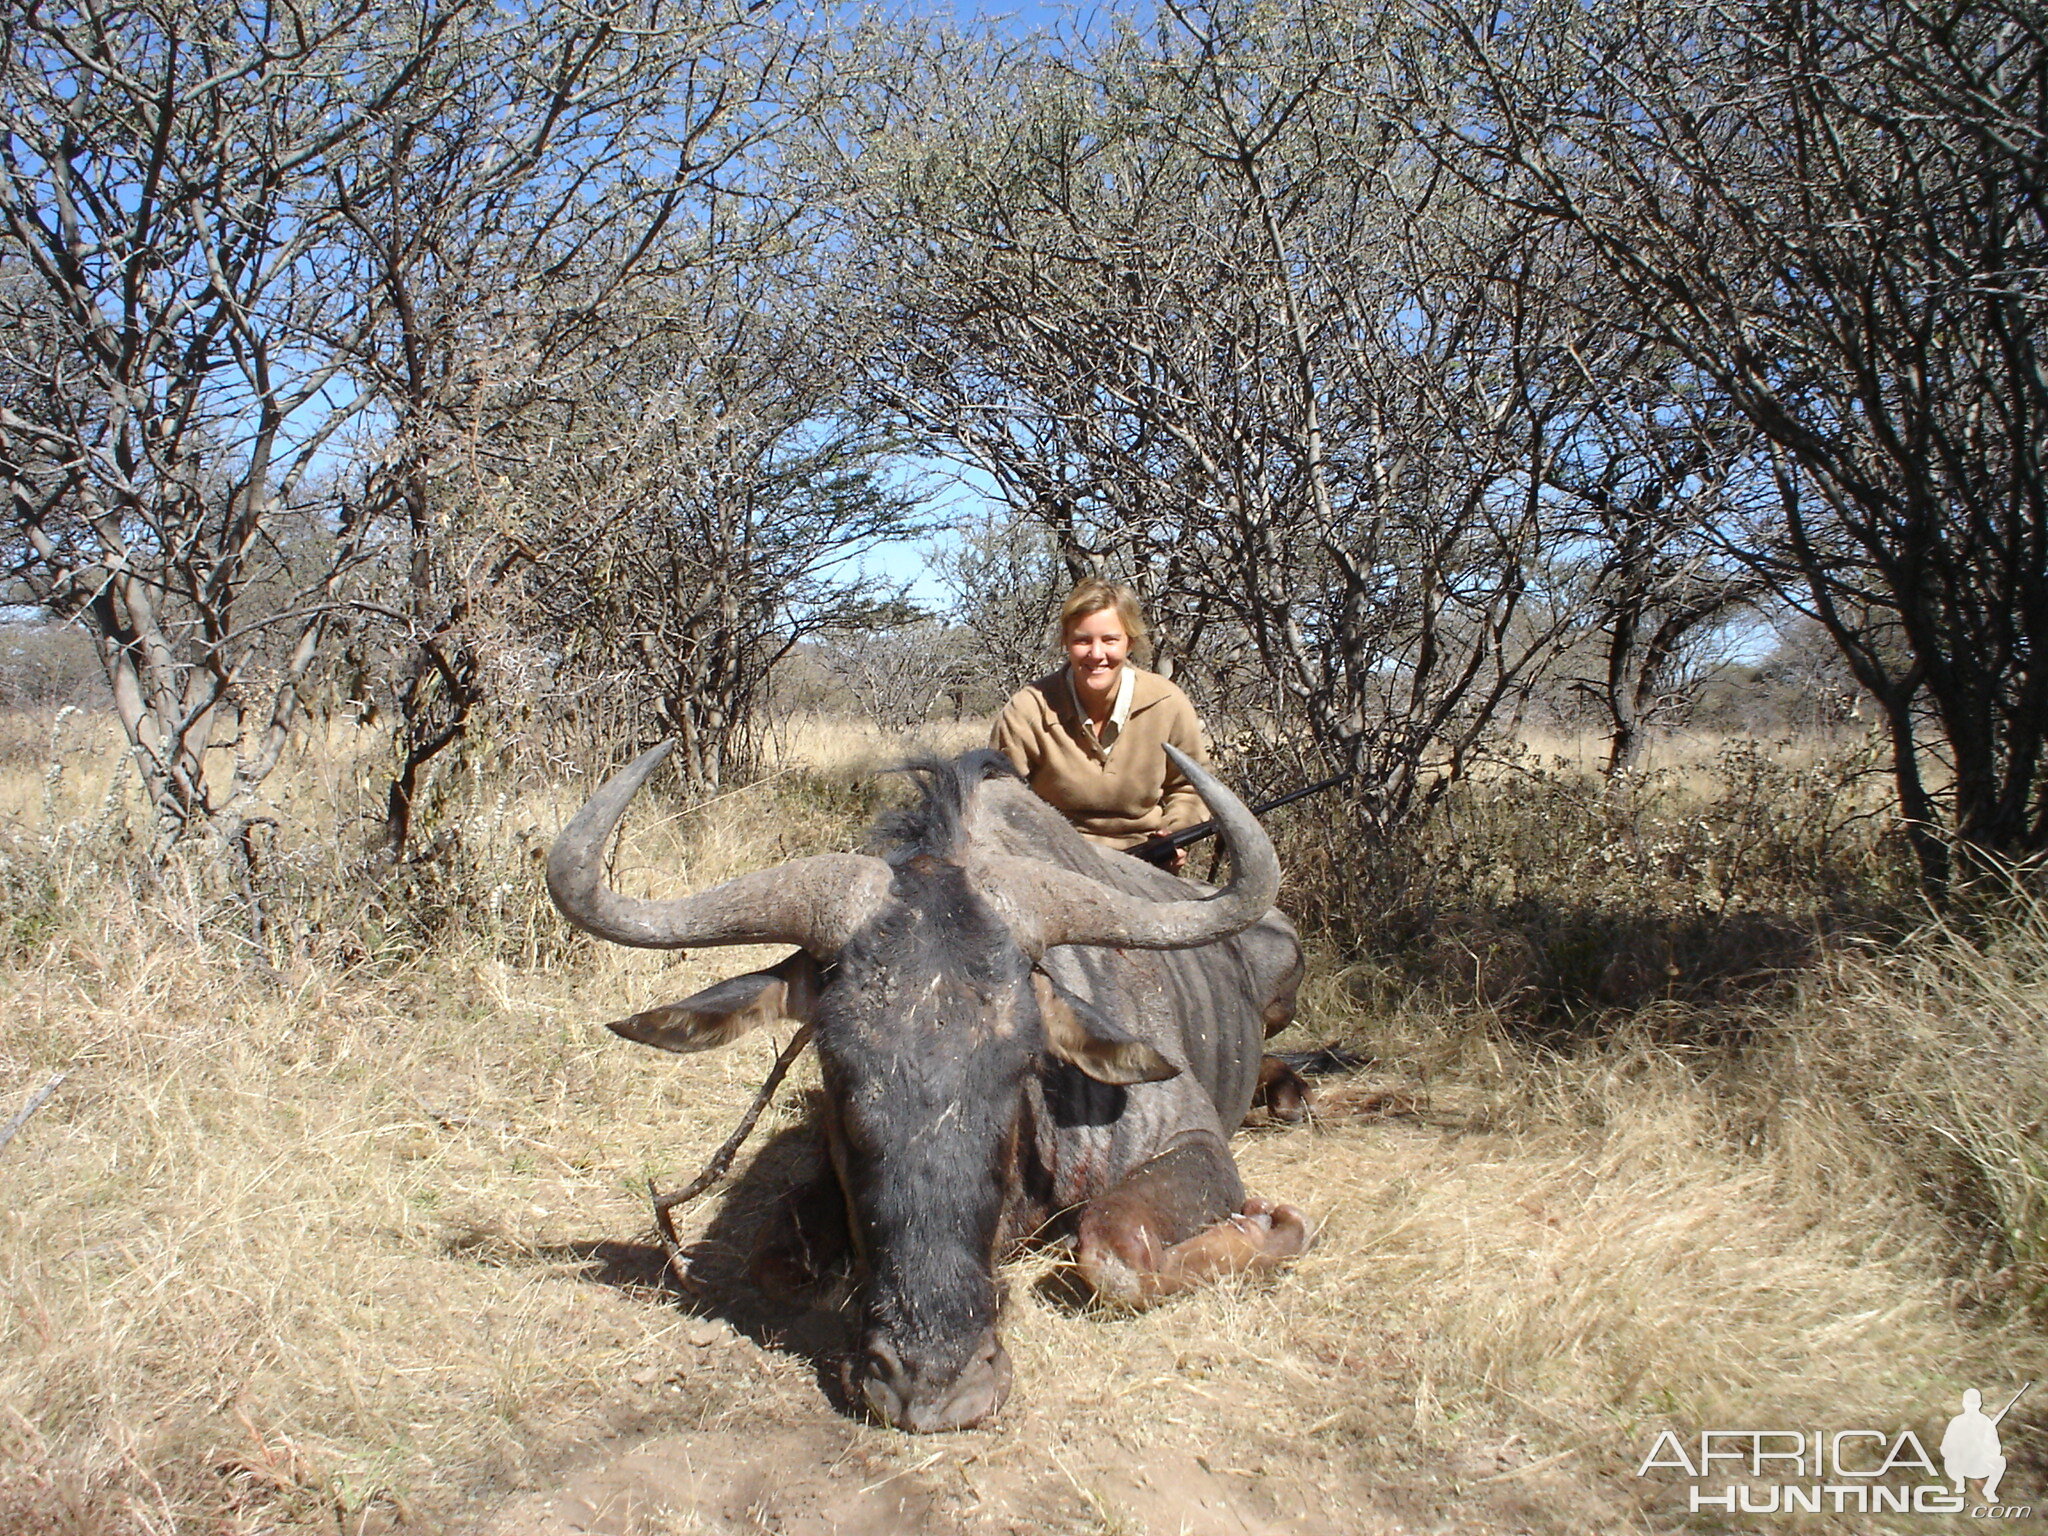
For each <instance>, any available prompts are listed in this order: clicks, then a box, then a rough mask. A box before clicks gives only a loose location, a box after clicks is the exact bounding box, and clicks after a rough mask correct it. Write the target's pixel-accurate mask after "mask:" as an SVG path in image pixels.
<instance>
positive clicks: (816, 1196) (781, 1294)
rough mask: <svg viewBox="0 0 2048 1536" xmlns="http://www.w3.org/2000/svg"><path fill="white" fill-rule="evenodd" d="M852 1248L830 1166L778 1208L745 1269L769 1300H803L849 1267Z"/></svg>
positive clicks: (842, 1196) (843, 1198) (842, 1197)
mask: <svg viewBox="0 0 2048 1536" xmlns="http://www.w3.org/2000/svg"><path fill="white" fill-rule="evenodd" d="M852 1246H853V1244H852V1239H851V1238H850V1237H849V1236H848V1233H847V1227H846V1196H845V1194H844V1193H843V1192H842V1191H841V1189H840V1187H839V1175H838V1174H837V1173H836V1172H834V1171H833V1169H832V1167H831V1165H830V1164H827V1165H826V1166H825V1168H824V1169H823V1170H822V1171H821V1172H819V1173H818V1174H817V1175H816V1176H815V1177H813V1178H811V1179H809V1180H807V1181H805V1182H804V1183H802V1184H799V1185H798V1186H797V1187H796V1188H795V1189H793V1190H791V1191H790V1192H789V1193H788V1194H786V1195H784V1196H783V1197H782V1198H781V1199H780V1200H778V1201H777V1202H776V1203H775V1209H774V1210H773V1211H772V1212H770V1214H769V1217H768V1221H767V1224H766V1225H765V1227H764V1228H763V1230H762V1234H761V1241H760V1242H759V1243H758V1244H757V1245H756V1247H755V1249H754V1255H753V1258H752V1260H751V1261H750V1262H749V1263H748V1266H747V1268H748V1270H749V1272H750V1273H751V1274H752V1275H753V1277H754V1283H755V1284H756V1285H758V1286H760V1287H761V1289H762V1290H764V1291H766V1292H768V1293H769V1294H770V1295H771V1296H775V1297H777V1298H779V1299H782V1300H785V1301H801V1300H803V1299H805V1297H806V1295H807V1293H809V1292H811V1291H814V1290H815V1289H816V1288H817V1287H818V1285H819V1284H820V1283H821V1282H822V1281H824V1280H827V1279H829V1278H831V1277H832V1275H833V1274H834V1273H835V1272H837V1271H838V1270H840V1269H842V1268H843V1267H844V1266H845V1264H846V1261H847V1258H848V1256H849V1255H850V1253H851V1251H852Z"/></svg>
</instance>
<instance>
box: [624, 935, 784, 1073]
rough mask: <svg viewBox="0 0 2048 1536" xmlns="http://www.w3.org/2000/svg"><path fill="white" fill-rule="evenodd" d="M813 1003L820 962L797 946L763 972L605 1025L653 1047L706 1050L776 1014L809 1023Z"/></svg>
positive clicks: (768, 1020)
mask: <svg viewBox="0 0 2048 1536" xmlns="http://www.w3.org/2000/svg"><path fill="white" fill-rule="evenodd" d="M817 1005H818V962H817V961H815V960H813V959H812V958H811V957H810V955H809V954H808V953H807V952H806V951H804V950H801V949H800V950H798V951H797V952H796V953H795V954H793V955H791V956H790V957H789V958H788V959H786V960H783V961H781V962H780V963H778V964H776V965H772V966H770V967H769V968H768V969H767V970H765V971H749V972H747V974H746V975H744V976H734V977H732V978H731V979H730V980H727V981H721V982H719V983H718V984H717V985H716V986H710V987H706V988H705V989H704V990H703V991H702V992H699V993H697V994H696V995H695V996H694V997H686V998H684V999H683V1000H682V1001H681V1002H680V1003H669V1004H667V1005H665V1006H663V1007H660V1008H649V1009H648V1010H647V1011H646V1012H645V1013H636V1014H634V1015H633V1017H631V1018H630V1019H615V1020H613V1021H612V1022H611V1023H609V1024H607V1025H606V1026H605V1028H606V1029H609V1030H610V1031H611V1032H612V1033H613V1034H615V1035H622V1036H624V1037H625V1038H626V1039H628V1040H637V1041H639V1042H640V1044H642V1045H651V1046H653V1047H654V1048H655V1049H656V1050H662V1051H708V1050H710V1049H711V1048H712V1047H713V1046H719V1045H730V1044H732V1042H733V1041H735V1040H737V1039H739V1037H740V1036H741V1035H744V1034H745V1033H746V1032H747V1031H748V1030H750V1029H755V1028H758V1027H759V1026H761V1025H763V1024H772V1023H774V1022H775V1021H776V1020H777V1019H788V1020H789V1021H790V1022H791V1023H793V1024H807V1023H809V1022H810V1019H811V1012H812V1010H813V1009H815V1008H816V1007H817Z"/></svg>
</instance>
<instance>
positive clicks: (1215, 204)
mask: <svg viewBox="0 0 2048 1536" xmlns="http://www.w3.org/2000/svg"><path fill="white" fill-rule="evenodd" d="M1390 25H1391V23H1390V22H1387V21H1386V20H1385V19H1383V18H1360V17H1359V16H1358V15H1357V14H1356V13H1342V14H1340V13H1339V12H1338V11H1337V10H1336V8H1334V7H1323V6H1315V5H1305V6H1299V7H1288V8H1281V9H1278V10H1275V9H1274V8H1271V7H1259V6H1244V7H1237V6H1216V7H1211V8H1209V9H1207V10H1203V11H1196V10H1194V9H1192V8H1187V7H1181V6H1175V5H1169V6H1166V7H1164V8H1163V9H1162V13H1161V21H1160V26H1159V29H1158V31H1157V33H1156V34H1153V35H1149V36H1142V37H1141V36H1139V35H1137V34H1136V33H1134V32H1126V33H1121V34H1118V35H1117V36H1116V38H1115V39H1114V40H1113V41H1112V42H1111V43H1109V44H1108V45H1106V46H1105V47H1104V48H1102V49H1101V50H1100V51H1099V52H1098V53H1097V54H1096V56H1095V57H1094V58H1093V59H1092V61H1091V62H1090V65H1089V67H1088V69H1087V70H1086V71H1085V72H1077V71H1075V70H1072V69H1067V68H1064V67H1062V68H1055V67H1052V66H1050V65H1043V64H1038V63H1035V62H1033V61H1031V60H1029V59H1022V60H1020V59H1018V58H1016V57H1015V56H1014V55H1003V56H1000V57H998V58H996V59H994V60H993V61H990V62H987V63H985V64H984V65H983V66H982V67H980V68H979V69H976V68H975V67H974V62H973V61H972V60H971V59H963V58H958V57H955V58H949V59H947V60H945V61H943V63H941V64H940V65H938V66H936V67H934V68H933V69H932V70H931V72H930V74H929V75H928V76H927V77H926V79H925V81H924V82H923V84H922V86H921V89H922V90H923V91H924V92H925V93H926V94H925V96H924V97H922V98H921V99H920V100H919V101H918V103H917V109H916V110H915V111H914V112H907V113H905V114H903V116H902V118H901V120H900V123H899V125H898V126H897V127H896V128H895V129H894V132H895V134H896V135H897V137H896V138H895V140H893V141H891V140H890V139H888V138H887V137H886V135H884V136H878V137H877V139H876V140H875V141H873V142H872V143H871V145H870V152H869V154H868V156H867V159H866V171H867V178H866V181H865V183H864V185H863V189H862V192H863V197H862V201H861V203H860V205H859V217H860V220H861V223H860V228H861V231H862V233H863V235H864V236H865V238H866V239H867V240H868V241H869V245H868V252H869V257H868V259H869V260H870V261H871V263H872V266H871V269H870V270H871V271H872V273H873V279H874V281H875V282H876V283H877V285H878V286H879V285H883V284H886V285H887V286H888V291H889V292H890V293H891V294H892V296H893V301H894V304H895V320H894V324H893V325H892V327H891V328H890V330H889V332H888V345H887V346H885V347H884V348H883V349H881V350H880V351H879V352H878V353H876V354H875V356H874V358H873V367H872V368H871V369H870V370H869V373H868V379H869V383H870V387H871V388H872V389H873V390H874V391H875V392H876V394H877V397H878V398H879V399H881V400H882V401H884V402H886V403H887V405H888V406H889V407H890V408H892V409H893V410H895V411H897V412H899V413H900V414H901V415H902V416H903V417H904V419H905V420H907V421H908V422H910V423H911V424H912V425H913V426H914V427H915V428H916V429H917V430H918V431H920V432H921V433H923V434H925V435H926V436H927V437H928V438H929V440H931V441H933V442H935V443H939V444H944V445H946V446H947V447H949V448H950V450H951V451H953V452H955V453H958V454H960V455H963V456H965V457H967V458H968V459H970V460H971V461H972V462H974V463H975V464H976V465H977V466H978V467H980V468H981V469H982V470H983V471H985V472H986V474H987V475H988V476H989V477H990V478H991V479H993V480H994V481H995V483H996V484H997V485H998V486H999V487H1001V488H1002V490H1003V493H1004V495H1005V496H1006V497H1007V498H1008V499H1009V501H1010V502H1011V504H1012V506H1013V507H1014V508H1015V509H1016V510H1017V511H1019V512H1021V513H1025V514H1028V515H1031V516H1034V517H1036V518H1038V519H1040V520H1042V521H1043V522H1044V523H1045V524H1046V525H1047V527H1048V528H1049V529H1050V530H1051V532H1052V535H1053V537H1054V539H1055V542H1056V544H1057V547H1058V548H1059V550H1060V552H1061V554H1062V556H1063V557H1064V558H1065V559H1066V561H1067V562H1068V564H1069V565H1070V567H1073V568H1076V569H1077V570H1078V569H1086V568H1089V567H1098V568H1103V569H1105V570H1106V571H1107V572H1108V573H1111V574H1117V575H1122V576H1125V577H1127V578H1128V579H1131V580H1133V581H1134V583H1135V584H1136V585H1137V586H1138V587H1139V588H1140V591H1141V593H1143V595H1145V596H1146V597H1147V599H1148V601H1149V605H1150V606H1151V607H1152V608H1153V609H1154V611H1155V613H1157V614H1158V615H1159V616H1160V617H1161V619H1162V620H1163V622H1162V625H1161V628H1162V629H1163V630H1164V631H1165V632H1166V633H1167V635H1168V636H1169V637H1170V639H1171V640H1172V642H1173V650H1172V651H1170V652H1169V653H1168V658H1167V659H1168V661H1169V662H1170V663H1177V664H1178V665H1179V667H1180V669H1181V672H1182V675H1184V676H1186V678H1187V679H1188V681H1189V682H1190V684H1191V686H1193V687H1194V688H1195V689H1196V690H1197V692H1198V693H1200V694H1204V695H1206V698H1205V703H1207V704H1208V705H1209V706H1210V708H1211V712H1212V714H1214V713H1217V712H1218V708H1219V707H1221V708H1222V709H1223V710H1224V711H1225V712H1227V713H1240V714H1248V713H1254V712H1259V711H1263V712H1265V713H1266V714H1267V716H1268V718H1270V719H1274V720H1277V721H1280V722H1283V726H1282V728H1283V729H1287V728H1299V729H1304V730H1306V731H1307V732H1309V733H1310V735H1311V736H1312V737H1313V739H1314V741H1315V742H1316V744H1317V745H1318V746H1319V747H1320V748H1321V750H1322V751H1323V753H1324V754H1325V755H1326V756H1327V757H1328V758H1330V759H1332V760H1334V762H1336V763H1337V764H1338V765H1340V766H1341V767H1343V768H1346V769H1350V770H1353V771H1355V772H1356V773H1357V774H1358V783H1359V784H1360V786H1361V788H1362V790H1365V789H1369V793H1365V794H1363V795H1362V798H1361V804H1362V806H1363V807H1364V809H1365V810H1366V812H1367V813H1368V814H1369V815H1370V816H1372V817H1373V818H1374V819H1377V820H1379V821H1381V822H1383V823H1384V822H1389V821H1394V820H1398V819H1400V818H1402V817H1404V816H1407V815H1410V814H1412V813H1414V812H1416V811H1418V810H1420V809H1421V808H1423V807H1424V806H1426V805H1427V804H1428V803H1429V802H1430V801H1431V800H1433V799H1434V798H1435V797H1436V796H1438V795H1440V794H1441V793H1442V791H1443V789H1444V788H1445V786H1447V785H1448V784H1449V783H1450V782H1451V781H1452V780H1453V779H1454V778H1455V777H1456V775H1457V774H1458V773H1459V772H1461V771H1462V769H1463V766H1464V764H1465V762H1466V760H1467V759H1468V757H1469V754H1470V752H1471V750H1472V748H1473V746H1474V745H1475V744H1476V742H1477V740H1478V739H1479V736H1480V734H1481V732H1482V731H1483V730H1484V729H1485V727H1486V725H1487V723H1488V722H1489V721H1490V720H1491V719H1492V718H1494V717H1495V716H1496V715H1497V714H1498V713H1499V711H1501V710H1502V709H1503V708H1504V707H1507V706H1510V705H1511V704H1512V703H1513V702H1514V701H1515V700H1516V699H1518V698H1519V697H1520V696H1521V694H1522V692H1523V691H1524V690H1525V689H1526V688H1527V687H1528V686H1529V685H1530V683H1531V681H1532V680H1533V678H1534V676H1535V675H1536V670H1537V668H1538V667H1539V665H1540V664H1541V662H1542V661H1543V659H1544V658H1545V657H1546V656H1547V655H1548V654H1550V652H1551V650H1552V648H1553V647H1554V646H1555V644H1556V643H1557V641H1558V639H1559V637H1560V636H1561V635H1562V634H1563V633H1564V632H1565V630H1566V629H1567V628H1568V627H1569V624H1570V622H1571V618H1572V616H1571V615H1570V614H1569V613H1568V612H1567V611H1566V610H1565V609H1564V608H1563V607H1562V606H1561V600H1562V599H1563V598H1564V597H1565V596H1567V595H1568V594H1569V593H1570V591H1571V590H1572V588H1571V584H1570V583H1569V582H1566V581H1564V580H1563V579H1561V566H1562V564H1563V562H1564V561H1566V560H1567V559H1568V557H1569V551H1568V550H1567V549H1566V548H1565V546H1564V545H1563V543H1562V542H1561V541H1560V540H1559V539H1558V538H1557V537H1556V536H1555V535H1554V533H1553V531H1552V529H1551V527H1550V525H1549V523H1548V522H1547V520H1546V518H1545V515H1544V512H1545V507H1544V499H1543V493H1542V487H1543V484H1544V480H1545V474H1546V470H1547V466H1548V464H1549V462H1550V460H1551V458H1552V457H1553V456H1554V454H1555V452H1556V447H1557V443H1558V441H1559V440H1560V434H1563V433H1567V432H1569V430H1570V429H1571V424H1572V423H1573V422H1574V421H1575V420H1576V419H1577V418H1578V417H1579V416H1581V415H1582V414H1583V413H1584V412H1585V410H1586V409H1587V408H1588V406H1587V402H1586V399H1585V393H1584V390H1583V388H1582V386H1583V384H1584V382H1585V380H1586V379H1587V377H1588V375H1587V374H1586V372H1585V371H1584V370H1578V371H1573V370H1570V369H1567V368H1564V367H1561V366H1557V367H1552V366H1547V365H1546V359H1553V360H1556V361H1558V362H1561V361H1562V360H1563V358H1564V356H1565V354H1566V353H1567V351H1568V350H1569V349H1571V348H1577V349H1579V350H1580V351H1581V352H1582V353H1583V352H1586V351H1590V350H1594V349H1596V348H1597V345H1598V338H1597V334H1596V333H1593V332H1592V331H1591V330H1590V329H1589V328H1587V327H1584V326H1580V327H1579V328H1578V329H1574V324H1575V317H1574V316H1573V315H1572V314H1571V312H1570V311H1569V310H1568V309H1566V308H1564V307H1563V306H1560V305H1557V304H1552V303H1547V301H1546V300H1545V298H1544V295H1545V293H1546V291H1547V287H1548V285H1550V284H1551V282H1552V274H1553V269H1554V268H1555V267H1556V265H1557V264H1559V263H1561V262H1565V263H1568V262H1569V261H1571V260H1572V253H1571V252H1570V250H1569V249H1568V246H1567V243H1566V242H1562V241H1550V242H1546V241H1544V240H1543V239H1541V238H1539V235H1538V229H1537V226H1536V225H1535V224H1534V222H1533V221H1530V220H1527V219H1523V220H1518V221H1517V220H1509V219H1503V218H1501V217H1499V216H1498V214H1497V209H1496V208H1495V207H1494V206H1493V205H1490V204H1487V203H1485V202H1483V201H1481V200H1478V199H1474V198H1471V197H1468V196H1464V195H1462V193H1461V191H1460V189H1459V188H1457V187H1456V186H1454V185H1452V184H1450V183H1448V182H1447V181H1446V180H1445V179H1443V178H1441V177H1433V176H1432V174H1431V167H1430V166H1429V164H1428V162H1427V160H1426V158H1425V157H1422V156H1420V155H1418V154H1417V153H1416V152H1415V151H1414V149H1413V147H1412V146H1409V145H1405V144H1403V143H1402V142H1401V141H1400V139H1399V137H1398V135H1394V134H1392V133H1391V132H1390V131H1389V122H1388V118H1387V115H1386V111H1385V108H1384V105H1383V100H1382V95H1383V93H1382V92H1381V90H1380V87H1379V79H1380V75H1379V71H1380V69H1381V67H1382V65H1383V63H1384V60H1385V57H1386V49H1387V46H1388V44H1387V39H1386V36H1385V35H1384V33H1383V31H1382V30H1381V29H1383V28H1385V27H1387V26H1390ZM991 99H995V100H999V101H1001V102H1002V103H1003V110H1002V112H1000V113H999V114H997V115H998V116H1001V117H1003V118H1004V119H1005V121H1004V122H1003V124H1002V128H1001V131H1000V132H997V131H995V130H993V129H982V128H979V127H978V126H977V125H979V124H984V123H987V122H988V120H989V114H988V106H987V104H988V102H989V101H990V100H991ZM1233 647H1241V648H1242V651H1241V654H1243V655H1245V656H1247V657H1248V658H1249V659H1251V660H1252V661H1254V662H1255V664H1256V676H1257V677H1258V679H1259V680H1260V683H1261V686H1260V687H1259V688H1258V689H1257V690H1256V693H1255V694H1252V693H1249V692H1248V690H1246V689H1244V688H1243V687H1242V685H1240V687H1238V688H1237V689H1233V690H1232V691H1231V693H1230V694H1229V695H1228V696H1225V695H1224V694H1223V692H1222V690H1220V689H1218V688H1217V687H1216V686H1215V682H1214V677H1213V675H1211V674H1209V668H1211V667H1212V666H1215V665H1216V664H1217V662H1218V660H1219V657H1220V659H1221V660H1222V661H1223V662H1225V663H1228V662H1229V661H1231V660H1232V659H1233V658H1232V657H1231V655H1230V652H1231V650H1232V648H1233Z"/></svg>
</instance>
